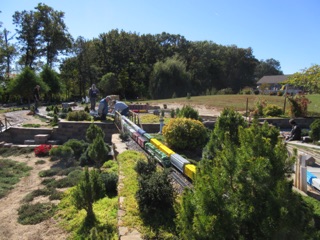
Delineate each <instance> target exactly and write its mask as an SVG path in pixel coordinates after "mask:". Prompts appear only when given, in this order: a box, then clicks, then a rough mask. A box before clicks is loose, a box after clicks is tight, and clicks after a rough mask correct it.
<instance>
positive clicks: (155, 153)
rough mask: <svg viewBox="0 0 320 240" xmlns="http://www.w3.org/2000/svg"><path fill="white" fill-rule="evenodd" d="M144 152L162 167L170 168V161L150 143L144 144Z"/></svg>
mask: <svg viewBox="0 0 320 240" xmlns="http://www.w3.org/2000/svg"><path fill="white" fill-rule="evenodd" d="M145 150H146V151H147V152H148V153H149V154H150V155H151V156H152V157H154V158H155V159H156V160H157V161H158V162H159V163H160V164H161V165H162V166H164V167H170V165H171V164H170V159H169V158H168V157H167V155H165V154H164V153H163V152H161V151H160V150H159V149H157V148H156V146H154V145H153V144H152V143H150V142H146V143H145Z"/></svg>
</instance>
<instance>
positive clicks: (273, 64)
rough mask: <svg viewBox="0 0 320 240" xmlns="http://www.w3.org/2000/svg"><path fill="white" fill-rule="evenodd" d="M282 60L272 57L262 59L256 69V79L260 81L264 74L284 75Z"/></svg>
mask: <svg viewBox="0 0 320 240" xmlns="http://www.w3.org/2000/svg"><path fill="white" fill-rule="evenodd" d="M282 74H283V72H282V71H281V65H280V62H279V61H277V60H275V59H273V58H270V59H266V60H260V61H259V63H258V64H257V66H256V68H255V70H254V76H255V80H256V81H258V80H259V79H260V78H262V77H263V76H271V75H282Z"/></svg>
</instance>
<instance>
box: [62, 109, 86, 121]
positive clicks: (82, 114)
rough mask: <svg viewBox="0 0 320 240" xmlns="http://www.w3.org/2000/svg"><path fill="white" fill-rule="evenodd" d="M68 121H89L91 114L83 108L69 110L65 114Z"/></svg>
mask: <svg viewBox="0 0 320 240" xmlns="http://www.w3.org/2000/svg"><path fill="white" fill-rule="evenodd" d="M67 120H68V121H90V120H91V116H90V114H89V113H87V112H86V111H84V110H80V111H74V112H69V113H68V115H67Z"/></svg>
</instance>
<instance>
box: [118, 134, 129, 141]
mask: <svg viewBox="0 0 320 240" xmlns="http://www.w3.org/2000/svg"><path fill="white" fill-rule="evenodd" d="M119 137H120V139H121V140H122V141H128V139H129V137H130V135H129V133H127V132H121V133H120V135H119Z"/></svg>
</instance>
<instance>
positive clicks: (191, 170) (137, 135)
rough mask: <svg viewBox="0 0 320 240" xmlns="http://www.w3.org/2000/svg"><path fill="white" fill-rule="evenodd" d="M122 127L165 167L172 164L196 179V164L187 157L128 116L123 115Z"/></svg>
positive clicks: (123, 130)
mask: <svg viewBox="0 0 320 240" xmlns="http://www.w3.org/2000/svg"><path fill="white" fill-rule="evenodd" d="M121 127H122V129H121V130H122V132H124V133H128V134H129V136H130V137H131V138H132V139H133V140H134V141H135V142H137V143H138V144H139V146H140V147H141V148H143V149H144V150H145V151H146V152H148V153H149V154H150V155H151V156H152V157H153V158H154V159H156V160H157V161H158V162H159V163H160V164H161V165H162V166H163V167H170V166H171V165H172V166H174V167H175V168H176V169H177V170H178V171H180V172H181V173H182V174H184V175H185V176H186V177H188V178H189V179H190V180H194V177H195V174H196V166H195V165H193V164H191V163H190V162H189V161H188V160H187V159H185V158H184V157H182V156H181V155H179V154H177V153H175V152H174V151H173V150H171V149H170V148H169V147H167V146H166V145H164V144H163V143H161V142H160V141H159V140H157V139H155V138H153V137H152V136H151V135H150V134H148V133H147V132H146V131H144V130H143V129H142V128H140V127H139V126H137V125H136V124H135V123H134V122H132V121H131V120H130V119H129V118H127V117H126V116H121Z"/></svg>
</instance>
